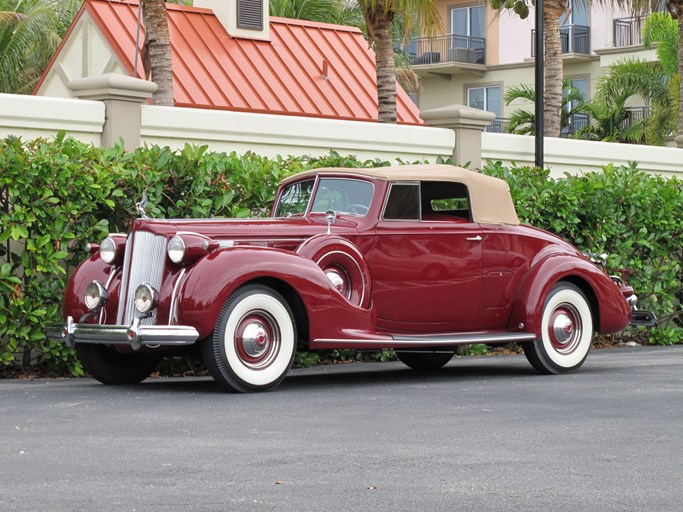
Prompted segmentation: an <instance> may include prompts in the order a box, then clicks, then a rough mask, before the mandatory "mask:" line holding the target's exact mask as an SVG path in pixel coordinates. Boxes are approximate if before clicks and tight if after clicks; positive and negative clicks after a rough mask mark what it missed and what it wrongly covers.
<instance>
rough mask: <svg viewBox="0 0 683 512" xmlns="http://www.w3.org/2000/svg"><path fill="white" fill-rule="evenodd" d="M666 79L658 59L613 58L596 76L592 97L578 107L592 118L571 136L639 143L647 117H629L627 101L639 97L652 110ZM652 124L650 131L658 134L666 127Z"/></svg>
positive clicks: (643, 138) (641, 141) (642, 136)
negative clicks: (599, 74)
mask: <svg viewBox="0 0 683 512" xmlns="http://www.w3.org/2000/svg"><path fill="white" fill-rule="evenodd" d="M667 81H668V77H667V76H666V74H665V73H664V71H663V69H662V66H661V65H660V64H659V63H656V62H654V63H653V62H646V61H642V60H638V59H624V60H622V61H620V62H617V63H616V64H614V65H613V66H611V67H610V68H608V69H607V70H606V71H605V73H604V74H603V75H602V76H601V77H600V79H599V80H598V85H597V87H596V95H595V98H593V100H592V101H590V102H588V103H585V104H583V105H581V106H580V107H579V108H578V111H579V112H583V113H585V114H587V115H589V116H590V117H591V119H592V122H591V124H590V125H589V126H586V127H585V128H582V129H581V130H579V131H577V132H576V133H575V134H574V136H575V137H576V138H586V139H591V140H601V141H606V142H631V143H643V142H644V141H645V139H646V138H647V137H646V131H647V127H648V125H649V124H650V123H651V119H649V118H644V117H643V118H641V119H633V118H632V112H633V111H632V110H630V109H629V108H628V104H629V101H630V100H632V98H642V99H644V100H646V101H647V102H648V103H650V102H651V103H652V104H653V109H655V110H656V109H657V107H658V105H659V104H661V103H662V98H663V97H666V93H667ZM652 128H653V130H652V132H653V133H654V132H656V131H657V132H659V136H660V138H663V137H665V136H666V135H667V134H668V132H669V131H670V128H669V127H667V126H664V125H661V124H660V125H658V126H654V127H652Z"/></svg>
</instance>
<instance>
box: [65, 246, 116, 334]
mask: <svg viewBox="0 0 683 512" xmlns="http://www.w3.org/2000/svg"><path fill="white" fill-rule="evenodd" d="M120 278H121V276H120V272H118V267H114V266H112V265H109V264H107V263H105V262H104V261H102V259H101V258H100V255H99V253H97V254H94V255H93V256H91V257H90V258H88V259H87V260H85V261H83V262H82V263H81V264H80V265H79V266H78V267H76V270H74V272H73V274H71V277H70V278H69V281H68V282H67V285H66V289H65V290H64V306H63V315H64V318H65V319H66V317H68V316H71V317H73V318H74V319H75V320H78V319H79V318H81V317H82V316H83V315H85V314H86V313H88V312H89V310H88V308H87V307H86V306H85V300H84V294H85V289H86V288H87V287H88V285H89V284H90V283H91V282H92V281H99V283H100V284H102V285H103V286H104V287H105V288H107V292H108V293H109V301H107V304H106V305H105V307H104V309H105V314H106V316H110V315H111V318H115V317H116V305H117V304H118V284H119V281H120ZM88 322H90V323H93V322H95V318H90V319H89V320H88Z"/></svg>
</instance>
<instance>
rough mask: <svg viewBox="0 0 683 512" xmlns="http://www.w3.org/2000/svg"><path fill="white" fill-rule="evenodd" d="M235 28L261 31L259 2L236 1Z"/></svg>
mask: <svg viewBox="0 0 683 512" xmlns="http://www.w3.org/2000/svg"><path fill="white" fill-rule="evenodd" d="M237 28H243V29H246V30H263V2H262V1H261V0H237Z"/></svg>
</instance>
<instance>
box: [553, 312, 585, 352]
mask: <svg viewBox="0 0 683 512" xmlns="http://www.w3.org/2000/svg"><path fill="white" fill-rule="evenodd" d="M582 331H583V325H582V323H581V315H580V314H579V312H578V311H577V310H576V308H574V306H572V305H571V304H561V305H560V306H558V308H557V309H556V310H555V311H553V314H552V316H551V317H550V322H549V324H548V335H549V336H550V341H551V342H552V344H553V348H554V349H555V350H556V351H557V352H559V353H561V354H565V355H567V354H571V353H572V352H574V350H576V348H577V347H578V346H579V343H580V342H581V337H582V334H583V332H582Z"/></svg>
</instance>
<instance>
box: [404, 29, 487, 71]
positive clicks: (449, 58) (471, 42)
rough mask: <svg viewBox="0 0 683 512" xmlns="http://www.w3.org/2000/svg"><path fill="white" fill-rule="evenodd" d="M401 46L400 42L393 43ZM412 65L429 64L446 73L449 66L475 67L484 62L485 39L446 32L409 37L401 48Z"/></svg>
mask: <svg viewBox="0 0 683 512" xmlns="http://www.w3.org/2000/svg"><path fill="white" fill-rule="evenodd" d="M394 46H395V47H397V48H401V45H400V44H398V43H397V44H395V45H394ZM402 49H403V50H404V51H405V52H406V53H407V54H408V55H409V56H410V63H411V64H412V65H413V66H429V67H430V68H435V69H436V68H438V71H440V72H444V73H448V72H450V71H454V69H451V68H457V67H462V66H463V65H464V67H466V68H467V67H471V68H477V67H481V66H483V65H485V64H486V39H484V38H482V37H470V36H460V35H456V34H447V35H444V36H436V37H418V38H415V39H411V40H410V41H409V42H408V44H407V45H406V46H405V47H403V48H402Z"/></svg>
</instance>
